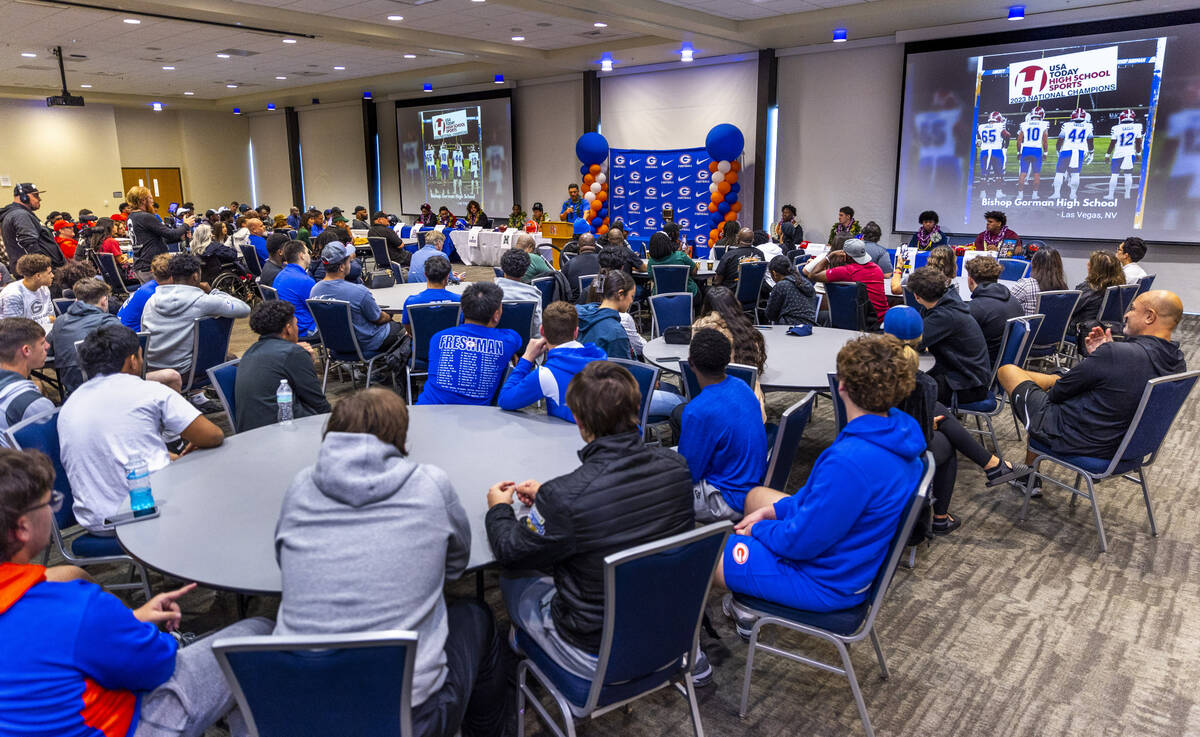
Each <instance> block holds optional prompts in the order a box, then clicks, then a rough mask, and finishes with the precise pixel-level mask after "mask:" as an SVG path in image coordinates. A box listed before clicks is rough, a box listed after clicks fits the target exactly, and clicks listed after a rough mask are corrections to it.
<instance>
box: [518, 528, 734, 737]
mask: <svg viewBox="0 0 1200 737" xmlns="http://www.w3.org/2000/svg"><path fill="white" fill-rule="evenodd" d="M731 529H733V525H732V524H730V523H729V522H719V523H717V524H712V525H707V526H705V527H701V528H699V529H696V530H689V531H688V532H685V533H682V534H679V535H674V536H672V537H668V538H664V539H662V540H657V541H655V542H651V543H646V544H645V545H639V546H637V547H633V548H630V549H628V550H624V551H622V552H620V553H613V554H612V555H609V556H606V557H605V558H604V628H603V630H602V632H601V640H600V651H599V653H598V656H597V659H596V673H595V675H594V676H593V677H592V678H591V680H588V679H585V678H580V677H579V676H576V675H574V674H572V673H570V672H568V671H566V670H564V669H563V668H562V667H560V666H559V665H558V664H557V663H555V662H554V660H552V659H551V658H550V656H549V655H547V654H546V652H545V651H544V650H543V649H542V648H541V647H540V646H539V645H538V644H537V642H535V641H534V640H533V639H532V638H530V637H529V636H528V635H527V634H525V632H524V631H523V630H520V629H518V630H517V631H516V634H517V637H516V639H517V645H518V646H519V647H520V648H521V650H522V651H523V652H524V653H525V658H524V659H523V660H522V661H521V663H520V664H519V665H518V666H517V715H518V716H517V718H518V719H519V720H520V721H519V723H518V725H517V730H518V732H517V733H518V734H524V733H525V713H526V704H527V703H528V705H529V706H531V707H533V710H534V711H536V712H537V714H538V715H539V716H540V717H541V718H542V721H543V723H544V724H545V725H546V726H547V727H548V728H549V729H550V731H551V732H553V733H554V734H555V735H557V737H566V736H569V737H575V720H577V719H594V718H596V717H598V716H600V715H601V714H605V713H607V712H610V711H613V710H615V709H619V708H620V707H622V706H624V705H625V704H628V703H630V702H632V701H635V700H637V699H639V698H641V697H642V696H645V695H646V694H649V693H653V692H654V691H657V690H659V689H660V688H664V687H666V686H670V685H675V686H676V687H677V688H678V689H679V690H680V692H681V693H682V694H684V696H685V698H686V699H687V702H688V706H689V707H690V713H691V717H692V730H693V732H694V733H695V735H696V737H703V736H704V728H703V726H702V725H701V723H700V708H699V706H698V704H697V701H696V689H695V684H694V682H693V681H692V672H691V664H692V663H694V662H695V658H696V653H697V652H698V650H699V644H700V643H699V640H700V622H701V620H702V619H703V617H704V604H705V601H706V600H707V599H708V592H709V589H710V588H711V584H712V575H713V571H715V570H716V567H717V561H718V560H719V559H720V556H721V553H722V551H723V550H724V547H725V539H726V538H727V537H728V536H729V531H730V530H731ZM664 581H669V582H670V585H669V586H664V585H663V582H664ZM530 676H532V677H533V680H535V681H537V682H538V683H540V684H541V685H542V686H543V687H544V688H545V689H546V690H547V691H549V692H550V695H551V696H552V697H553V699H554V701H555V704H556V705H557V706H558V709H559V712H560V715H561V717H562V720H563V722H564V726H565V727H566V729H565V731H564V730H563V729H561V728H560V727H559V725H558V724H557V723H555V721H554V718H553V716H551V714H550V711H549V710H548V709H547V708H546V707H545V706H543V705H542V702H541V701H540V700H539V699H538V697H537V694H535V693H534V691H533V689H532V688H531V687H530V686H531V684H530V683H529V680H530V678H529V677H530Z"/></svg>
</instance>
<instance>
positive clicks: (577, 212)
mask: <svg viewBox="0 0 1200 737" xmlns="http://www.w3.org/2000/svg"><path fill="white" fill-rule="evenodd" d="M567 195H568V197H567V199H566V200H564V201H563V204H562V214H561V215H559V219H560V220H565V221H567V222H568V223H573V222H575V219H576V218H582V217H587V213H588V212H590V210H591V206H590V205H588V203H587V202H586V201H584V199H583V198H582V197H580V196H579V185H578V184H568V185H567Z"/></svg>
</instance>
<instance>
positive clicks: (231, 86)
mask: <svg viewBox="0 0 1200 737" xmlns="http://www.w3.org/2000/svg"><path fill="white" fill-rule="evenodd" d="M225 86H226V87H228V88H229V89H231V90H236V89H237V85H236V84H227V85H225Z"/></svg>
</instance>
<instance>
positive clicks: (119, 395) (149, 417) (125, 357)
mask: <svg viewBox="0 0 1200 737" xmlns="http://www.w3.org/2000/svg"><path fill="white" fill-rule="evenodd" d="M187 258H193V257H192V256H187ZM79 365H80V366H81V367H82V368H83V370H84V371H86V372H87V375H88V376H89V377H91V378H89V379H88V381H86V382H85V383H84V384H82V385H81V386H80V387H79V388H78V389H76V390H75V391H74V392H73V393H72V394H71V396H69V397H67V401H66V402H64V403H63V406H62V410H61V411H60V412H59V415H58V437H59V444H60V446H61V447H62V463H63V468H65V469H66V471H67V477H68V478H69V479H70V480H71V490H72V491H73V492H74V495H75V507H74V509H75V518H76V519H78V520H79V524H81V525H83V526H84V527H86V528H87V529H88V530H90V531H91V532H97V531H101V530H107V529H111V527H112V526H111V525H106V524H105V519H106V518H108V517H111V516H113V515H114V514H115V513H116V512H117V511H118V510H119V509H120V507H121V503H122V502H124V501H125V499H126V497H128V496H129V492H128V490H127V487H126V483H125V464H127V463H129V462H131V461H135V460H143V461H145V462H146V464H147V466H148V467H149V470H150V471H151V472H153V471H157V470H158V469H160V468H163V467H164V466H166V465H167V463H169V462H170V461H171V460H172V459H173V457H172V455H171V454H170V453H169V452H168V451H167V446H166V444H165V443H164V442H163V436H164V435H166V436H168V437H170V436H180V437H182V438H183V439H184V440H185V441H187V443H188V445H189V446H191V447H196V448H213V447H216V446H218V445H220V444H221V443H222V442H223V441H224V440H225V436H224V435H223V434H222V433H221V429H220V428H219V427H217V426H216V425H214V424H213V423H211V422H209V421H208V420H207V419H205V418H204V417H203V416H201V414H200V410H198V409H196V408H195V407H193V406H192V405H191V404H189V403H188V401H187V400H186V399H184V398H183V397H182V396H181V395H180V394H179V393H178V392H175V391H172V390H171V389H168V388H167V387H165V386H163V385H162V384H157V383H155V382H152V381H146V380H143V379H142V378H141V372H142V350H141V346H140V345H139V344H138V339H137V335H136V334H134V332H133V331H131V330H129V329H128V328H126V327H125V326H123V325H104V326H102V327H100V328H98V329H96V330H95V331H93V332H92V334H91V335H89V336H88V337H87V338H85V339H84V341H83V345H81V346H80V347H79ZM97 428H102V431H101V432H98V431H97Z"/></svg>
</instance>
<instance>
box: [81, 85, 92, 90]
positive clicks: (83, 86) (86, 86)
mask: <svg viewBox="0 0 1200 737" xmlns="http://www.w3.org/2000/svg"><path fill="white" fill-rule="evenodd" d="M79 86H80V87H82V88H83V89H85V90H90V89H91V88H92V86H91V85H90V84H81V85H79Z"/></svg>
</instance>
